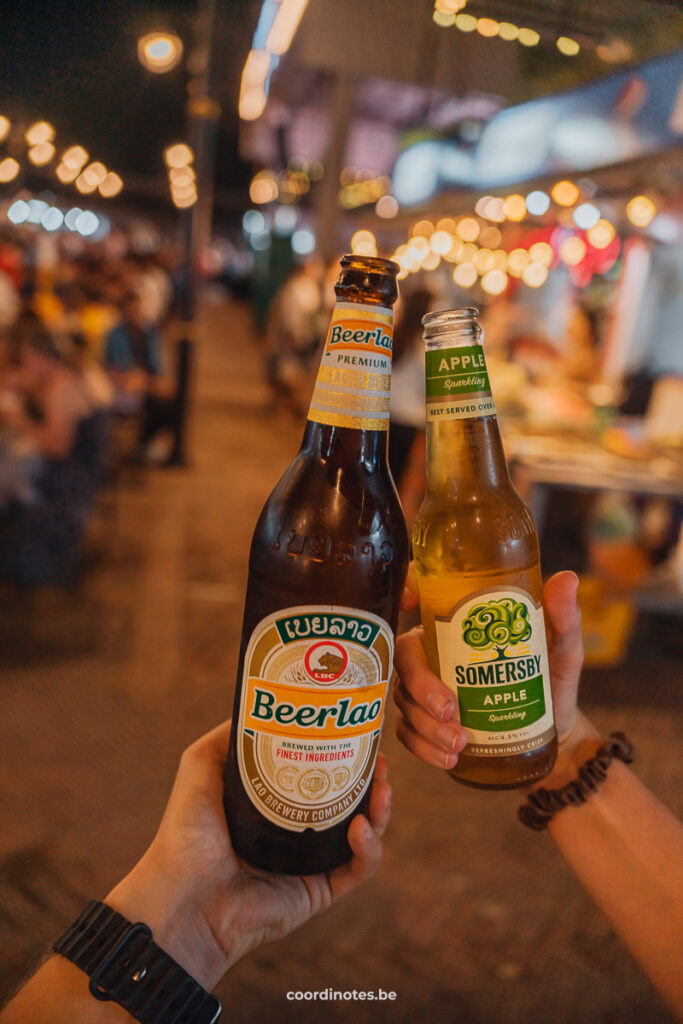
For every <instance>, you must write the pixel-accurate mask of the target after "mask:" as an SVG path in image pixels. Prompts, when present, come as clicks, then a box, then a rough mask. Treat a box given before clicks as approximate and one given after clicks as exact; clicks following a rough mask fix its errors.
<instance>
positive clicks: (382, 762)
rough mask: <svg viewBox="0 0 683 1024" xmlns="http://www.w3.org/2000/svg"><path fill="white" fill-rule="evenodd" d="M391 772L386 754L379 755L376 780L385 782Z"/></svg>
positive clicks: (376, 765)
mask: <svg viewBox="0 0 683 1024" xmlns="http://www.w3.org/2000/svg"><path fill="white" fill-rule="evenodd" d="M388 774H389V762H388V761H387V759H386V757H385V756H384V754H378V755H377V762H376V764H375V775H374V778H375V780H379V781H380V782H385V781H386V778H387V776H388Z"/></svg>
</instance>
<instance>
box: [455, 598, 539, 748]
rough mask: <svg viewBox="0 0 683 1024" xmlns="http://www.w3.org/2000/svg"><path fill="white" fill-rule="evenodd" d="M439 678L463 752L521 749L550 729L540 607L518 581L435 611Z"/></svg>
mask: <svg viewBox="0 0 683 1024" xmlns="http://www.w3.org/2000/svg"><path fill="white" fill-rule="evenodd" d="M436 639H437V646H438V652H439V665H440V669H441V678H442V679H443V681H444V683H445V684H446V685H447V686H448V687H449V688H450V689H451V690H452V691H453V692H454V693H455V695H456V696H457V699H458V701H457V714H458V717H459V719H460V722H461V724H462V725H463V726H464V729H465V732H466V733H467V740H468V746H467V753H468V754H472V755H474V756H482V757H491V756H504V755H509V754H519V753H525V752H527V751H530V750H535V749H536V748H537V747H541V746H543V745H544V744H545V743H547V742H548V740H550V739H551V738H552V736H553V731H554V728H553V705H552V698H551V693H550V673H549V669H548V651H547V646H546V637H545V623H544V621H543V608H542V607H541V605H539V604H537V603H536V602H535V601H534V599H533V598H532V596H531V595H530V594H529V593H527V591H525V590H522V589H521V588H518V587H506V588H504V589H500V590H484V591H481V592H479V593H474V594H470V595H469V596H468V597H467V598H465V599H464V600H463V601H460V602H459V603H458V604H457V605H456V606H455V607H454V608H453V609H452V610H451V613H450V615H448V616H446V617H444V618H437V619H436Z"/></svg>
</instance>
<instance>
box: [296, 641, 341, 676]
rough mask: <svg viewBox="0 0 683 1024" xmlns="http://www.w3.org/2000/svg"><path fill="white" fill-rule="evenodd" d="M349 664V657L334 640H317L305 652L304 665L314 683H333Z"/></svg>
mask: <svg viewBox="0 0 683 1024" xmlns="http://www.w3.org/2000/svg"><path fill="white" fill-rule="evenodd" d="M348 663H349V656H348V654H347V653H346V651H345V650H344V648H343V647H342V645H341V644H338V643H336V642H335V641H334V640H319V641H318V643H317V644H313V645H312V646H311V647H309V648H308V650H307V651H306V655H305V657H304V664H305V666H306V671H307V672H308V674H309V676H310V677H311V679H315V681H316V683H334V682H335V681H336V680H337V679H339V677H340V676H341V675H343V674H344V670H345V668H346V666H347V665H348Z"/></svg>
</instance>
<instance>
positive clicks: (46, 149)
mask: <svg viewBox="0 0 683 1024" xmlns="http://www.w3.org/2000/svg"><path fill="white" fill-rule="evenodd" d="M54 155H55V147H54V146H53V145H52V143H51V142H39V143H38V145H37V146H31V148H30V149H29V151H28V158H29V160H30V161H31V163H32V164H35V165H36V167H44V166H45V164H49V162H50V160H52V157H53V156H54Z"/></svg>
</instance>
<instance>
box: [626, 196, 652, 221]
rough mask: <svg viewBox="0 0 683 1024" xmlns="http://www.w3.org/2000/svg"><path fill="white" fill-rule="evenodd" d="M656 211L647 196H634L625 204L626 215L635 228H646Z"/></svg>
mask: <svg viewBox="0 0 683 1024" xmlns="http://www.w3.org/2000/svg"><path fill="white" fill-rule="evenodd" d="M656 212H657V207H656V206H655V204H654V203H653V202H652V200H651V199H648V197H647V196H634V197H633V199H631V201H630V202H629V203H627V204H626V216H627V217H628V219H629V220H630V221H631V224H635V226H636V227H637V228H646V227H647V225H648V224H649V223H650V221H651V220H652V218H653V217H654V215H655V213H656Z"/></svg>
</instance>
